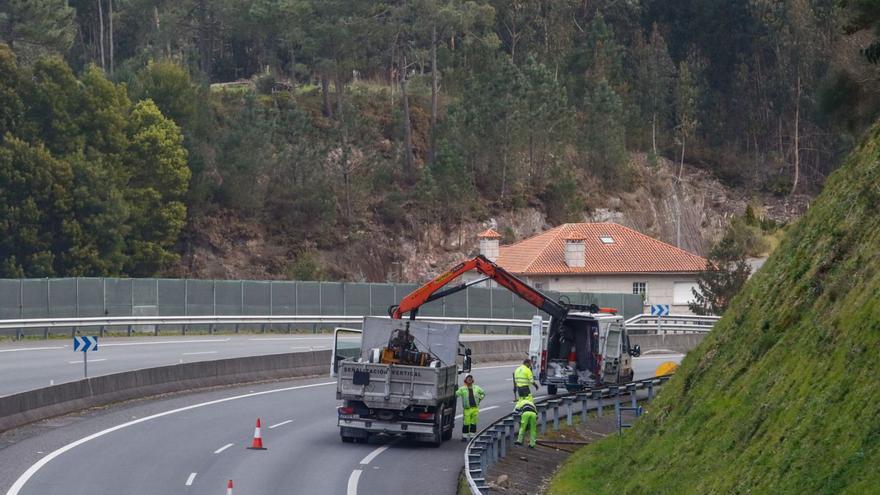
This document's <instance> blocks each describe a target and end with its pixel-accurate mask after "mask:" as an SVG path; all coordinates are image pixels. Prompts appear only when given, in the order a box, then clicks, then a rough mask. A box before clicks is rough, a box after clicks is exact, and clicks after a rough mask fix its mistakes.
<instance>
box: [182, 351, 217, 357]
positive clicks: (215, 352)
mask: <svg viewBox="0 0 880 495" xmlns="http://www.w3.org/2000/svg"><path fill="white" fill-rule="evenodd" d="M218 352H220V351H202V352H184V353H182V354H181V356H198V355H200V354H217V353H218Z"/></svg>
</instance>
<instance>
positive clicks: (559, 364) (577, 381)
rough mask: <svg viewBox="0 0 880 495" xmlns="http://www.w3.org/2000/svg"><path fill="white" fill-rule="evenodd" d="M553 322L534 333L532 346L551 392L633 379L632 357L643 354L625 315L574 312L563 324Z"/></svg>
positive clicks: (537, 369)
mask: <svg viewBox="0 0 880 495" xmlns="http://www.w3.org/2000/svg"><path fill="white" fill-rule="evenodd" d="M554 323H556V322H554V321H553V320H552V319H551V321H550V325H549V329H550V330H545V329H544V328H543V325H541V328H540V331H533V332H532V345H531V346H530V348H532V349H536V350H538V351H539V352H537V353H533V360H534V364H533V366H534V368H535V372H536V375H538V378H539V381H540V382H541V384H542V385H546V386H547V392H548V393H550V394H556V393H557V392H558V389H559V388H560V387H563V388H565V389H566V390H567V391H569V392H575V391H579V390H583V389H586V388H594V387H597V386H602V385H606V384H621V383H626V382H629V381H631V380H632V379H633V375H634V373H633V367H632V358H633V357H635V356H638V355H639V354H640V349H639V348H638V346H635V347H633V346H631V345H630V342H629V336H628V335H627V332H626V327H625V325H624V320H623V316H621V315H618V314H616V313H614V312H592V311H576V312H574V311H573V312H570V313H568V315H567V316H566V317H565V320H564V321H563V322H562V324H561V325H559V324H558V323H557V324H554Z"/></svg>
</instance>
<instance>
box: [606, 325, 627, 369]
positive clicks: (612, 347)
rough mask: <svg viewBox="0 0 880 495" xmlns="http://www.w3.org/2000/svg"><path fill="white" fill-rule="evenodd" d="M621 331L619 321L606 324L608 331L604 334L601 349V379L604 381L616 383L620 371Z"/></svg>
mask: <svg viewBox="0 0 880 495" xmlns="http://www.w3.org/2000/svg"><path fill="white" fill-rule="evenodd" d="M622 335H623V332H622V331H621V328H620V323H619V322H616V321H614V322H610V323H609V324H608V333H607V334H606V336H605V348H604V349H602V356H603V359H602V362H603V363H604V369H603V370H602V381H603V382H604V383H617V380H618V375H619V373H620V350H621V347H622V345H623V342H622V340H621V338H622Z"/></svg>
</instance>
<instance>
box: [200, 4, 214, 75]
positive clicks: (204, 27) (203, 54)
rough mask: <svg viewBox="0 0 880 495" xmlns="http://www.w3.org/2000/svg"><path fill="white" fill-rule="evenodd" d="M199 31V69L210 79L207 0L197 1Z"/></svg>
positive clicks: (209, 28) (209, 37) (210, 43)
mask: <svg viewBox="0 0 880 495" xmlns="http://www.w3.org/2000/svg"><path fill="white" fill-rule="evenodd" d="M197 12H198V19H199V29H198V45H199V66H200V67H199V68H200V69H202V72H204V73H205V76H207V77H208V80H210V79H211V72H212V67H211V64H212V57H211V55H212V54H211V49H212V46H211V45H212V39H211V34H212V33H211V31H212V29H211V26H210V19H209V12H208V0H199V1H198V5H197Z"/></svg>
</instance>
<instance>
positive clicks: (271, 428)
mask: <svg viewBox="0 0 880 495" xmlns="http://www.w3.org/2000/svg"><path fill="white" fill-rule="evenodd" d="M289 423H293V420H292V419H288V420H287V421H282V422H280V423H278V424H277V425H272V426H270V427H269V429H270V430H274V429H275V428H278V427H279V426H284V425H286V424H289Z"/></svg>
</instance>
